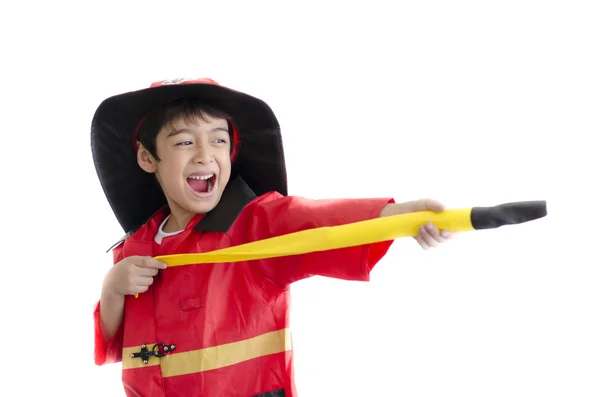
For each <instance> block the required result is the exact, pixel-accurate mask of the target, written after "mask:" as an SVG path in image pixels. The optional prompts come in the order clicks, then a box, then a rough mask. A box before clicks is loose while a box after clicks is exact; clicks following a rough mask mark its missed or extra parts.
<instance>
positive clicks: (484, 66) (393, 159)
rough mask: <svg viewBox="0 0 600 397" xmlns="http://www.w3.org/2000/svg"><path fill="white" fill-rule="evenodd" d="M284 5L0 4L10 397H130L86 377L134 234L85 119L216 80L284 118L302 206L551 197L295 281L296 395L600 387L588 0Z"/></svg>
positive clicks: (594, 41)
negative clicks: (112, 250) (98, 317)
mask: <svg viewBox="0 0 600 397" xmlns="http://www.w3.org/2000/svg"><path fill="white" fill-rule="evenodd" d="M290 4H291V2H281V1H280V2H275V1H273V2H268V3H267V2H259V1H252V2H244V3H240V4H234V3H225V2H222V1H211V2H206V1H196V2H194V3H183V2H177V1H168V2H162V3H160V4H158V3H156V4H155V3H151V2H139V3H138V2H136V3H135V4H134V3H133V2H123V3H121V4H119V5H116V3H111V2H107V1H103V2H99V1H97V2H72V3H71V4H67V3H66V2H56V1H53V2H50V1H48V2H42V1H37V2H29V3H18V5H17V4H16V2H13V3H11V2H3V5H2V6H1V8H0V33H1V36H0V37H1V39H0V40H1V42H0V43H1V46H2V52H1V54H2V55H1V58H2V61H1V63H0V68H1V72H2V80H3V81H2V82H1V84H0V87H1V88H0V95H1V97H0V98H1V99H0V100H1V104H0V105H1V106H0V109H1V120H2V124H1V129H2V134H1V139H2V146H1V153H2V155H1V156H0V161H1V167H0V172H1V173H2V174H1V181H2V184H1V189H2V191H1V192H2V194H1V196H0V197H1V200H2V207H3V213H2V238H1V240H0V244H1V246H2V247H1V248H2V251H1V252H2V267H3V272H2V281H3V283H2V288H1V289H0V294H1V299H0V305H1V307H0V308H1V317H0V324H1V326H0V333H1V337H0V340H1V341H2V345H3V346H2V349H1V353H0V355H1V357H2V359H1V361H2V362H3V364H2V369H1V375H0V378H1V379H2V386H1V387H2V389H0V394H2V395H6V396H34V395H42V394H47V393H52V394H54V393H56V395H62V396H81V395H86V396H120V395H123V391H122V386H121V383H120V367H119V366H118V365H112V366H106V367H101V368H99V367H96V366H94V364H93V328H92V307H93V304H94V302H95V301H96V299H97V298H98V296H99V293H100V285H101V282H102V278H103V277H104V274H105V272H106V271H107V270H108V269H109V268H110V266H111V265H112V257H111V255H110V254H105V253H104V251H105V250H106V249H107V248H108V247H109V246H110V245H111V244H112V243H113V242H114V241H116V240H117V239H118V238H120V237H121V235H122V230H121V229H120V227H119V225H118V223H117V221H116V219H115V218H114V216H113V214H112V212H111V209H110V208H109V206H108V204H107V202H106V200H105V198H104V195H103V193H102V190H101V188H100V185H99V183H98V180H97V177H96V174H95V170H94V167H93V164H92V158H91V153H90V145H89V127H90V122H91V119H92V116H93V113H94V111H95V109H96V107H97V106H98V105H99V104H100V102H101V101H102V100H103V99H104V98H106V97H108V96H111V95H114V94H118V93H121V92H125V91H129V90H134V89H139V88H144V87H146V86H148V85H149V84H150V83H152V82H153V81H157V80H162V79H168V78H174V77H211V78H213V79H215V80H217V81H218V82H220V83H221V84H223V85H226V86H229V87H232V88H235V89H238V90H241V91H245V92H248V93H250V94H253V95H255V96H258V97H259V98H262V99H264V100H266V101H267V102H268V103H269V104H270V105H271V106H272V107H273V109H274V111H275V113H276V114H277V116H278V118H279V120H280V122H281V125H282V128H283V133H284V143H285V148H286V154H287V161H288V167H289V184H290V191H291V193H292V194H296V195H302V196H306V197H313V198H335V197H378V196H392V197H394V198H396V200H397V201H402V200H410V199H414V198H420V197H427V196H430V197H433V198H436V199H439V200H441V201H443V202H444V203H446V204H447V206H448V207H466V206H485V205H495V204H501V203H504V202H507V201H518V200H539V199H541V200H548V209H549V216H548V217H547V218H545V219H543V220H539V221H536V222H532V223H528V224H524V225H520V226H513V227H506V228H501V229H496V230H492V231H486V232H473V233H466V234H462V235H460V236H459V238H458V239H457V240H456V241H454V242H452V243H449V244H447V245H446V246H444V247H441V248H439V249H436V250H433V251H428V252H424V251H421V250H420V248H419V247H418V246H417V244H416V243H415V242H414V241H412V240H411V239H403V240H398V241H397V242H395V244H394V245H393V248H392V249H391V250H390V252H389V254H388V255H387V256H386V257H385V259H384V260H382V261H381V262H380V263H379V264H378V265H377V267H376V268H375V270H374V271H373V273H372V281H371V282H370V283H352V282H343V281H339V280H331V279H323V278H314V279H310V280H305V281H302V282H300V283H298V284H296V285H295V286H294V287H293V309H292V329H293V335H294V336H293V337H294V346H295V352H296V380H297V386H298V390H299V392H300V396H301V397H320V396H322V397H325V396H367V395H368V396H371V395H386V396H414V397H421V396H423V397H425V396H461V397H467V396H508V395H510V396H579V397H583V396H598V395H600V359H599V357H600V339H599V337H598V335H600V321H599V320H598V309H599V306H600V288H599V287H598V281H599V279H600V271H599V270H598V265H599V264H600V261H599V260H598V250H597V249H596V248H595V246H596V244H597V238H598V237H597V236H598V230H597V225H598V194H597V193H594V192H593V190H594V189H596V188H597V183H598V170H599V167H598V161H597V160H596V158H597V151H598V147H599V146H598V143H597V142H594V141H596V140H597V137H598V132H599V128H598V127H599V124H600V122H599V117H598V115H599V109H600V107H599V106H600V94H599V92H600V77H599V76H600V73H599V72H598V71H600V56H599V48H600V47H599V44H600V43H599V41H600V29H599V27H598V26H599V24H598V21H599V20H600V13H599V12H598V9H597V8H595V7H594V2H592V1H588V2H584V1H574V0H571V1H537V2H536V1H525V0H520V1H506V0H505V1H496V2H491V1H420V2H408V1H396V2H391V1H390V2H387V3H385V2H378V1H368V2H362V3H351V2H339V3H334V2H332V1H330V2H327V1H323V2H321V4H319V5H317V3H314V4H310V3H309V2H296V3H295V4H296V5H295V6H292V5H290ZM211 397H213V396H211Z"/></svg>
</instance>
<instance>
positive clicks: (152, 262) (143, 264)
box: [103, 256, 167, 295]
mask: <svg viewBox="0 0 600 397" xmlns="http://www.w3.org/2000/svg"><path fill="white" fill-rule="evenodd" d="M166 268H167V265H166V264H164V263H163V262H159V261H157V260H156V259H154V258H152V257H149V256H131V257H128V258H125V259H123V260H122V261H120V262H118V263H117V264H116V265H114V266H113V267H112V268H111V269H110V270H109V271H108V273H107V274H106V277H105V278H104V285H103V289H104V291H106V292H107V293H109V294H113V295H135V294H138V293H141V292H146V291H147V290H148V288H149V287H150V285H152V282H153V281H154V276H156V275H157V274H158V271H159V270H160V269H166Z"/></svg>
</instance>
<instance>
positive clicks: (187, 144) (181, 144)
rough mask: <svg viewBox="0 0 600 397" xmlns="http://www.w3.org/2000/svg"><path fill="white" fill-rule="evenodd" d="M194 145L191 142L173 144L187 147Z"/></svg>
mask: <svg viewBox="0 0 600 397" xmlns="http://www.w3.org/2000/svg"><path fill="white" fill-rule="evenodd" d="M193 144H194V143H193V142H192V141H183V142H177V143H176V144H175V146H189V145H193Z"/></svg>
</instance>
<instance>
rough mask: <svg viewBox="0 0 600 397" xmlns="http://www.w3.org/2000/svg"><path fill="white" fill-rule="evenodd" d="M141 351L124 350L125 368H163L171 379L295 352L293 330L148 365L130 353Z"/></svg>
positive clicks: (171, 354)
mask: <svg viewBox="0 0 600 397" xmlns="http://www.w3.org/2000/svg"><path fill="white" fill-rule="evenodd" d="M146 346H147V347H148V349H152V346H153V345H152V344H150V345H146ZM140 349H141V346H136V347H127V348H124V349H123V369H126V370H127V369H135V368H143V367H147V366H154V365H160V367H161V372H162V376H163V377H165V378H167V377H170V376H178V375H186V374H191V373H196V372H202V371H209V370H212V369H217V368H222V367H226V366H229V365H234V364H237V363H240V362H243V361H246V360H251V359H253V358H257V357H262V356H267V355H269V354H275V353H281V352H284V351H287V350H291V349H292V340H291V337H290V331H289V329H288V328H284V329H281V330H278V331H274V332H268V333H266V334H262V335H259V336H256V337H254V338H250V339H246V340H242V341H238V342H233V343H227V344H224V345H219V346H213V347H208V348H205V349H198V350H192V351H188V352H180V353H177V350H175V351H173V352H169V354H168V355H166V356H164V357H161V358H158V357H150V359H149V360H148V364H144V363H143V362H142V359H141V358H139V357H137V358H131V357H130V354H132V353H136V352H139V351H140Z"/></svg>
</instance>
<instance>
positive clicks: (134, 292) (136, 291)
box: [130, 285, 149, 297]
mask: <svg viewBox="0 0 600 397" xmlns="http://www.w3.org/2000/svg"><path fill="white" fill-rule="evenodd" d="M148 289H149V288H148V286H147V285H136V286H134V287H133V288H132V289H131V292H130V295H136V297H137V294H141V293H142V292H146V291H148Z"/></svg>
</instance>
